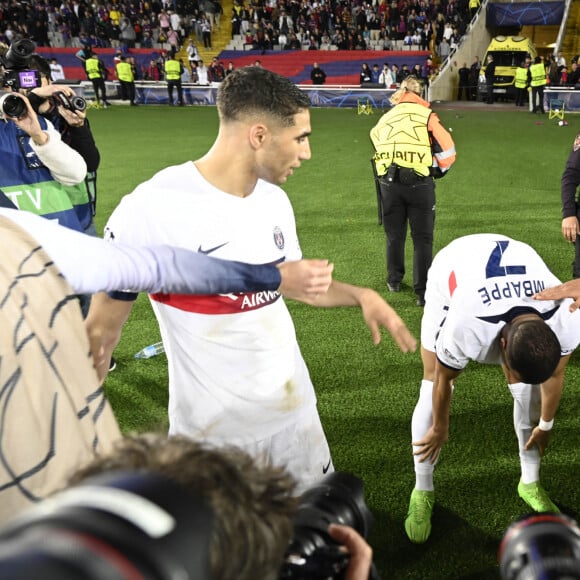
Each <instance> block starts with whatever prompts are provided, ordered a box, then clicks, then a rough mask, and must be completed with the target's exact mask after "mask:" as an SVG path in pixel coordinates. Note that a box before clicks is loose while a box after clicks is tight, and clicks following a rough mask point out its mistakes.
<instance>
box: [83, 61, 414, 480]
mask: <svg viewBox="0 0 580 580" xmlns="http://www.w3.org/2000/svg"><path fill="white" fill-rule="evenodd" d="M217 103H218V105H217V107H218V114H219V120H220V127H219V131H218V136H217V139H216V141H215V143H214V144H213V146H212V147H211V148H210V150H209V151H208V152H207V153H206V154H205V155H204V156H202V157H201V158H200V159H197V160H195V161H193V162H192V161H188V162H186V163H183V164H181V165H177V166H173V167H168V168H166V169H164V170H162V171H160V172H159V173H157V174H156V175H154V176H153V177H152V178H151V179H150V180H149V181H147V182H145V183H143V184H141V185H140V186H138V187H137V188H136V189H135V191H134V192H133V193H131V194H130V195H127V196H125V197H124V198H123V200H122V201H121V203H120V204H119V206H118V207H117V208H116V209H115V211H114V212H113V214H112V215H111V217H110V219H109V222H108V224H107V227H106V233H108V235H109V237H110V238H111V239H112V241H114V242H116V241H120V242H124V243H129V244H140V245H142V244H159V243H161V244H169V245H175V246H179V247H185V248H190V249H194V250H197V251H199V252H201V253H206V254H211V255H212V256H214V257H218V258H224V259H229V260H239V261H244V262H248V263H256V264H266V263H281V262H289V261H290V262H291V261H294V260H299V259H300V258H301V257H302V252H301V249H300V244H299V241H298V236H297V233H296V224H295V220H294V213H293V210H292V206H291V204H290V201H289V199H288V197H287V195H286V193H285V192H284V191H283V190H282V189H281V188H280V187H279V184H282V183H284V182H285V181H286V180H287V178H288V177H289V176H290V175H292V173H293V171H294V170H295V169H297V168H298V167H300V165H301V164H302V162H303V161H306V160H308V159H310V144H309V139H308V137H309V135H310V133H311V127H310V113H309V110H308V109H309V106H310V99H309V97H308V96H307V95H306V94H305V93H304V92H303V91H301V90H300V89H298V88H297V87H296V86H295V85H294V84H293V83H292V82H291V81H290V80H288V79H286V78H284V77H281V76H280V75H277V74H275V73H273V72H271V71H268V70H267V69H264V68H262V67H243V68H240V69H238V70H235V71H234V72H233V73H232V74H231V75H229V76H228V77H227V78H226V80H225V81H224V82H223V83H221V85H220V87H219V90H218V100H217ZM150 299H151V303H152V306H153V310H154V312H155V315H156V317H157V320H158V322H159V327H160V330H161V336H162V339H163V344H164V345H165V350H166V353H167V359H168V369H169V419H170V433H171V434H182V435H188V436H190V437H196V438H200V439H203V440H205V441H209V442H211V443H214V444H224V443H228V444H235V445H238V446H240V447H242V448H244V449H245V450H246V451H247V452H249V453H250V454H251V455H252V456H254V457H256V456H258V457H261V458H264V459H266V460H267V461H268V462H270V463H272V464H277V465H283V466H285V467H286V468H287V469H288V470H289V471H290V472H291V473H292V474H293V475H294V477H295V478H296V479H297V480H298V481H299V484H300V485H301V486H302V487H303V488H304V487H309V486H310V485H312V484H313V483H315V482H316V481H318V480H319V479H320V478H321V477H322V476H323V475H324V474H325V473H328V472H330V471H332V470H333V466H332V460H331V456H330V451H329V448H328V444H327V442H326V437H325V434H324V431H323V429H322V425H321V423H320V418H319V416H318V411H317V408H316V396H315V393H314V388H313V386H312V383H311V381H310V377H309V373H308V369H307V368H306V364H305V362H304V360H303V358H302V354H301V353H300V348H299V346H298V343H297V341H296V334H295V329H294V325H293V322H292V319H291V317H290V314H289V312H288V309H287V308H286V305H285V303H284V301H283V300H282V299H281V297H280V295H279V293H278V292H276V291H269V292H243V293H240V294H226V295H218V294H212V295H210V296H202V297H199V296H198V297H191V296H182V295H179V294H162V293H157V294H152V295H150ZM303 301H304V302H306V303H309V304H312V305H314V306H322V307H333V306H358V307H360V308H361V310H362V314H363V317H364V320H365V322H366V324H367V325H368V326H369V328H370V329H371V332H372V336H373V340H374V342H375V343H376V344H378V342H379V341H380V327H385V328H387V329H388V330H389V332H390V333H391V335H392V336H393V338H394V339H395V341H396V342H397V344H398V345H399V347H400V348H401V349H402V350H403V351H408V350H414V348H415V339H414V338H413V337H412V336H411V334H410V333H409V331H408V329H407V327H406V326H405V324H404V323H403V321H402V320H401V319H400V318H399V316H398V315H397V314H396V312H395V311H394V310H393V309H392V308H391V307H390V306H389V305H388V304H387V303H386V302H385V301H384V300H383V299H382V298H381V297H380V295H379V294H378V293H377V292H375V291H374V290H371V289H369V288H361V287H357V286H353V285H350V284H344V283H341V282H337V281H336V280H333V281H332V283H331V284H330V287H329V289H328V291H327V292H326V293H320V294H319V295H318V296H317V297H316V298H308V297H305V298H304V300H303ZM130 309H131V302H127V301H123V300H114V299H112V298H111V296H107V295H100V296H97V297H96V298H95V300H94V302H93V306H92V308H91V312H90V313H89V320H88V321H87V322H88V326H89V329H90V332H91V334H92V335H93V336H97V337H100V338H101V340H102V341H103V346H104V348H105V349H106V351H107V352H108V353H110V352H111V351H112V349H113V348H114V346H115V345H116V343H117V342H118V340H119V337H120V331H121V327H122V323H123V322H124V321H125V320H126V319H127V317H128V315H129V312H130Z"/></svg>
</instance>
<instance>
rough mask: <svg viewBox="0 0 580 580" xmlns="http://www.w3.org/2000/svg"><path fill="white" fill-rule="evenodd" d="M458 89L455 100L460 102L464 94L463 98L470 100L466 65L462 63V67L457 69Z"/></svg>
mask: <svg viewBox="0 0 580 580" xmlns="http://www.w3.org/2000/svg"><path fill="white" fill-rule="evenodd" d="M458 74H459V88H458V90H457V100H458V101H461V98H462V97H463V95H464V94H465V98H466V99H467V100H468V101H470V100H471V88H470V86H469V68H467V63H466V62H464V63H463V66H462V67H461V68H460V69H459V72H458Z"/></svg>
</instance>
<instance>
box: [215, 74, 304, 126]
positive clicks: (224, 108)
mask: <svg viewBox="0 0 580 580" xmlns="http://www.w3.org/2000/svg"><path fill="white" fill-rule="evenodd" d="M308 107H310V98H309V97H308V95H307V94H306V93H305V92H304V91H302V90H300V89H299V88H298V87H297V86H296V85H295V84H294V83H293V82H292V81H291V80H290V79H287V78H286V77H283V76H281V75H279V74H276V73H274V72H272V71H269V70H268V69H265V68H262V67H259V66H246V67H241V68H238V69H236V70H235V71H234V72H233V73H231V74H230V75H228V76H227V77H226V79H225V80H224V81H223V82H222V83H221V85H220V87H219V89H218V94H217V108H218V111H219V115H220V119H222V120H224V121H238V120H239V119H240V118H241V117H243V116H245V115H269V116H271V117H273V118H274V119H276V120H277V121H278V122H279V123H280V124H281V125H282V126H285V127H289V126H291V125H293V124H294V115H296V114H297V113H299V112H300V111H301V110H303V109H307V108H308Z"/></svg>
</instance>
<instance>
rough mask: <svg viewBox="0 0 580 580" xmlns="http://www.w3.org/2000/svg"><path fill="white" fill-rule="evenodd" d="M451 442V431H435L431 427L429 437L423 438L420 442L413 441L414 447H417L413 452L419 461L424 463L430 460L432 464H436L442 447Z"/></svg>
mask: <svg viewBox="0 0 580 580" xmlns="http://www.w3.org/2000/svg"><path fill="white" fill-rule="evenodd" d="M448 440H449V430H448V429H444V430H437V431H436V430H435V429H434V428H433V427H430V429H429V431H428V432H427V435H425V437H423V439H421V440H420V441H413V446H414V447H417V448H418V449H416V450H415V451H413V455H418V456H419V461H420V462H421V463H423V462H424V461H427V460H429V461H430V462H431V463H435V461H437V458H438V457H439V453H440V452H441V447H443V445H444V444H445V443H447V441H448Z"/></svg>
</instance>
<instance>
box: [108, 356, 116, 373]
mask: <svg viewBox="0 0 580 580" xmlns="http://www.w3.org/2000/svg"><path fill="white" fill-rule="evenodd" d="M116 368H117V361H116V360H115V359H114V358H113V357H111V362H110V363H109V372H111V371H114V370H115V369H116Z"/></svg>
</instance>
